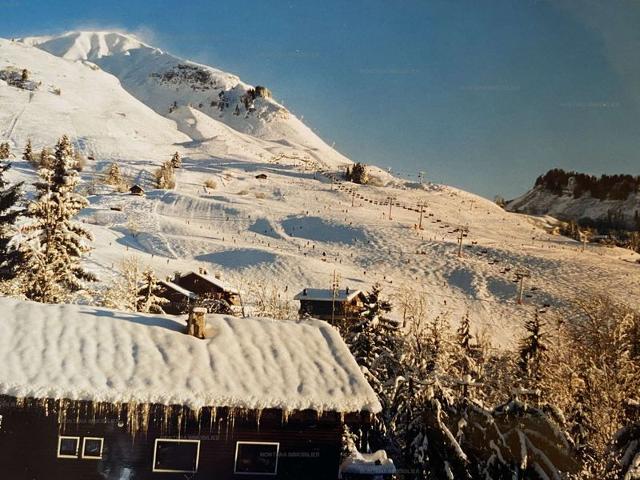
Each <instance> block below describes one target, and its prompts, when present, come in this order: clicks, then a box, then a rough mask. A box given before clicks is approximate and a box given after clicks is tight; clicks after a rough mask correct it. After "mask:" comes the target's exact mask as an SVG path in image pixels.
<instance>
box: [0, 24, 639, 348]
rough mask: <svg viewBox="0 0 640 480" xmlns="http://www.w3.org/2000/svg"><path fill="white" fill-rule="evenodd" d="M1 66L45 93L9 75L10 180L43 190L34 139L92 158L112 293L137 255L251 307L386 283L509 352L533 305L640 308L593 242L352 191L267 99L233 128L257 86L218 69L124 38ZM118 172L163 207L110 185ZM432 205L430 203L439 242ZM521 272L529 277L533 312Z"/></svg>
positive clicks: (98, 248)
mask: <svg viewBox="0 0 640 480" xmlns="http://www.w3.org/2000/svg"><path fill="white" fill-rule="evenodd" d="M33 45H38V46H39V47H40V48H35V47H34V46H33ZM45 50H46V51H45ZM0 59H1V60H0V70H2V69H13V70H21V69H28V71H29V73H30V77H31V78H32V80H33V81H34V82H36V84H37V85H39V87H38V89H37V90H35V91H30V90H25V89H22V88H19V87H16V86H14V85H10V84H9V83H7V82H6V81H2V80H0V102H2V104H3V109H2V110H1V111H0V142H4V141H8V142H9V143H10V146H11V147H12V151H13V154H14V156H15V158H14V159H13V160H14V167H15V168H14V169H12V175H13V177H12V179H13V180H23V181H25V182H27V183H30V182H32V181H33V180H34V179H35V176H36V173H35V171H34V170H33V168H32V167H31V166H30V165H28V164H27V163H26V162H24V161H22V160H21V159H20V156H21V151H22V149H23V148H24V145H25V144H26V142H27V139H29V138H31V140H32V142H33V144H34V150H36V151H38V150H39V149H40V148H42V147H43V146H44V145H51V144H53V143H54V141H55V140H56V138H57V137H59V136H60V135H62V134H63V133H67V134H69V135H70V136H71V138H72V140H73V142H74V144H75V146H76V148H78V149H79V150H80V151H81V152H82V153H83V154H85V156H87V157H91V158H93V159H94V160H90V161H89V162H88V165H87V166H86V168H85V169H84V170H83V172H82V177H83V181H84V185H83V188H84V190H85V191H86V192H87V193H88V194H89V200H90V202H91V205H90V207H89V208H87V209H85V210H84V211H83V212H82V215H81V217H82V219H83V221H85V222H86V224H87V226H88V227H89V228H90V229H91V230H92V232H93V233H94V235H95V241H94V243H93V246H94V250H93V252H92V254H91V256H90V257H89V258H88V259H87V266H88V267H89V268H90V269H91V270H93V271H94V272H95V273H96V274H97V275H98V277H99V278H100V280H101V283H100V284H99V285H98V286H97V288H98V289H104V288H106V286H107V285H108V282H109V281H110V280H111V279H112V278H114V277H115V275H117V268H118V264H119V262H120V261H122V259H123V258H125V257H126V256H129V255H136V256H137V257H138V258H139V259H140V260H141V262H142V263H144V264H149V265H151V266H152V267H153V268H154V269H155V270H156V271H157V272H158V274H159V275H160V276H163V277H164V276H167V275H172V274H173V273H174V272H175V271H186V270H197V269H198V268H205V269H207V270H208V271H209V272H218V273H220V274H221V275H222V277H223V278H225V279H226V280H227V281H228V282H229V283H231V284H232V285H233V286H235V287H237V288H239V289H240V290H242V291H243V292H245V298H246V300H247V302H248V303H249V304H251V303H252V302H255V301H256V299H259V298H260V297H261V296H264V295H265V292H268V290H269V289H273V290H274V291H275V292H276V293H277V295H278V298H279V299H280V301H282V302H283V303H284V304H285V305H286V306H287V308H289V310H291V307H294V302H293V300H292V299H293V296H294V295H295V294H296V293H297V292H298V291H299V290H301V289H302V288H304V287H320V288H329V287H330V285H331V283H332V281H333V278H334V274H335V275H336V276H337V277H338V282H339V283H340V285H341V286H342V287H343V288H344V287H346V286H349V287H352V288H356V287H358V288H365V289H366V288H369V287H370V286H371V285H372V284H373V283H376V282H379V283H380V284H381V285H382V287H383V291H384V292H385V294H387V295H389V296H390V297H391V299H392V302H393V303H394V304H395V305H396V309H395V312H396V315H397V316H399V317H403V316H407V317H410V316H411V315H412V314H416V312H418V313H420V312H428V313H430V314H433V315H438V314H442V315H446V316H447V317H448V318H449V319H450V320H451V322H452V323H453V324H455V323H456V322H457V321H458V320H459V319H460V318H461V317H462V316H463V315H464V314H465V313H466V312H469V314H470V316H471V318H472V319H473V322H474V331H476V332H482V333H484V334H486V335H488V336H489V337H491V338H492V339H493V340H494V341H495V342H496V343H505V342H509V341H511V340H513V338H514V337H517V336H519V335H520V332H521V326H522V322H523V319H524V318H527V317H529V316H531V315H533V312H534V309H535V307H540V306H543V305H551V306H555V307H560V306H562V305H564V304H566V303H567V302H569V301H571V300H572V299H574V298H575V297H576V296H588V295H591V294H593V293H595V292H599V291H600V290H601V285H602V284H615V285H619V289H616V290H615V291H612V292H611V293H612V295H614V296H619V297H620V298H622V297H624V299H625V300H626V301H627V302H630V303H632V304H634V305H640V288H638V287H639V286H640V278H639V277H640V275H638V273H639V271H640V270H639V267H638V264H637V263H636V261H637V260H638V259H639V258H640V255H637V254H635V253H632V252H630V251H628V250H623V249H618V248H604V247H599V246H589V248H588V249H587V251H585V252H582V251H581V248H580V247H581V246H580V244H579V243H578V242H575V241H573V240H571V239H567V238H564V237H560V236H554V235H551V234H549V233H547V229H546V228H545V227H546V226H547V225H546V220H545V219H540V218H536V217H529V216H526V215H518V214H514V213H509V212H505V211H504V210H503V209H501V208H499V207H498V206H496V205H495V204H494V203H493V202H490V201H488V200H486V199H484V198H481V197H479V196H476V195H474V194H471V193H468V192H464V191H461V190H458V189H456V188H452V187H448V186H445V185H436V184H424V185H420V184H408V183H405V182H403V181H400V180H397V179H393V178H391V177H385V178H384V179H383V180H384V181H383V182H380V186H375V185H363V186H358V187H357V190H356V189H355V187H356V186H355V185H353V184H350V183H345V182H343V181H342V179H341V172H342V170H343V166H344V165H345V164H347V163H349V162H350V160H349V159H347V158H345V157H343V156H342V155H340V154H339V153H337V152H335V151H334V150H333V149H331V148H330V147H329V146H327V145H326V144H325V143H324V142H323V141H322V140H321V139H319V138H318V137H317V136H316V135H315V134H313V132H312V131H311V130H310V129H309V128H308V127H306V126H305V125H303V124H302V122H300V121H299V120H298V119H297V118H295V117H294V116H293V115H291V114H290V113H288V112H287V113H286V114H285V113H284V110H282V109H283V108H284V107H282V106H281V105H279V104H278V103H277V102H276V101H275V100H273V98H270V97H268V96H264V97H262V96H259V97H256V98H255V99H254V101H255V102H256V103H255V105H256V106H255V111H252V112H242V108H244V105H243V106H241V107H240V109H241V113H242V114H241V115H235V114H234V111H235V107H234V106H233V105H238V103H237V102H238V100H237V99H238V98H240V97H242V96H243V95H246V93H247V92H248V91H249V90H250V89H251V87H250V86H249V85H247V84H245V83H243V82H241V81H240V80H239V79H238V78H237V77H235V76H233V75H230V74H227V73H224V72H221V71H220V70H217V69H215V68H212V67H207V66H201V65H197V64H193V63H192V62H188V61H185V60H181V59H178V58H177V57H174V56H171V55H169V54H167V53H165V52H161V51H160V50H158V49H155V48H153V47H151V46H148V45H145V44H143V43H142V42H139V41H137V40H135V39H134V38H132V37H130V36H127V35H123V34H116V33H108V32H107V33H105V32H102V33H95V32H94V33H87V32H83V33H79V32H76V33H72V34H67V35H64V36H61V37H46V38H44V37H33V38H29V39H24V40H23V41H21V42H11V41H8V40H0ZM179 65H186V66H187V67H185V68H180V67H179ZM191 67H194V68H196V67H197V68H196V70H193V69H192V68H191ZM191 71H198V72H205V73H204V74H202V78H205V77H206V78H207V79H208V80H207V82H210V83H207V85H206V86H205V87H203V89H199V88H197V85H198V84H199V83H198V82H199V80H197V78H200V74H196V79H195V80H194V79H193V78H189V77H188V76H187V77H183V76H182V74H181V73H179V72H191ZM168 72H174V73H176V72H178V73H176V75H177V76H172V74H170V73H168ZM165 74H166V75H165ZM158 75H159V76H158ZM194 82H195V83H194ZM57 89H60V90H59V94H58V93H56V92H57V91H58V90H57ZM221 92H222V93H223V96H224V97H225V98H230V99H232V98H233V99H235V100H229V107H227V106H226V104H225V106H224V108H223V109H222V110H220V108H219V105H218V107H215V106H211V101H214V100H212V99H215V98H220V97H219V94H220V93H221ZM227 95H228V97H227ZM174 102H175V104H174ZM234 102H236V103H234ZM200 103H202V105H203V106H202V107H201V106H200ZM207 105H208V106H207ZM172 106H173V108H172ZM169 110H171V111H169ZM278 112H280V113H278ZM247 113H249V115H247ZM176 150H177V151H179V152H180V153H181V155H182V156H183V167H182V168H181V169H179V170H177V185H176V188H175V189H173V190H157V189H155V188H154V184H153V181H152V179H153V177H152V174H153V172H154V170H155V169H156V168H157V166H158V165H159V164H160V163H161V162H163V161H165V160H168V159H169V158H170V157H171V154H172V153H173V152H174V151H176ZM112 162H117V163H118V164H119V165H120V166H121V168H122V170H123V171H124V172H125V174H126V175H127V177H128V179H129V181H130V182H131V183H133V182H136V183H139V184H141V185H142V186H143V187H144V188H145V189H146V190H147V195H146V196H143V197H137V196H131V195H128V194H123V193H117V192H116V191H114V189H113V188H112V187H109V186H106V185H103V182H102V179H103V176H104V172H105V170H106V169H107V168H108V167H109V165H110V164H111V163H112ZM376 172H377V173H376V174H377V175H380V176H382V175H383V174H382V173H380V171H379V170H377V171H376ZM260 173H264V174H265V175H266V177H267V178H266V179H258V178H256V176H257V175H258V174H260ZM205 182H207V183H208V186H205ZM390 198H391V199H392V200H391V201H392V206H391V218H389V199H390ZM418 202H424V203H426V205H427V207H426V208H425V212H424V218H423V222H422V223H423V229H418V228H416V227H417V223H418V222H419V216H420V215H419V210H418V207H417V204H418ZM463 227H468V229H469V232H468V235H467V236H466V237H463V248H462V256H461V257H459V256H458V238H459V234H460V228H463ZM523 272H526V273H528V274H529V275H530V276H529V277H528V278H527V280H526V285H525V297H524V305H519V304H518V303H517V302H516V297H517V276H518V274H519V273H523ZM249 306H251V305H249Z"/></svg>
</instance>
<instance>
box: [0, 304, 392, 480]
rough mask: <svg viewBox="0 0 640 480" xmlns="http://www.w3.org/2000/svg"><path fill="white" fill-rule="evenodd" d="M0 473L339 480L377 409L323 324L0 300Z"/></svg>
mask: <svg viewBox="0 0 640 480" xmlns="http://www.w3.org/2000/svg"><path fill="white" fill-rule="evenodd" d="M0 310H1V311H2V312H3V318H2V323H1V325H0V328H1V329H2V338H0V357H1V358H3V360H4V361H5V362H6V364H5V365H10V366H11V368H6V367H5V368H1V367H0V473H1V474H0V478H2V479H5V478H6V479H7V480H8V479H11V480H63V479H64V480H67V479H69V480H71V479H73V480H76V479H83V480H104V479H109V480H121V479H131V480H134V479H135V480H148V479H157V478H162V479H168V480H178V479H185V478H189V479H193V480H198V479H202V480H205V479H206V480H211V479H216V480H231V479H249V480H250V479H258V478H264V477H265V476H268V477H269V478H274V479H288V480H289V479H295V480H300V479H305V480H328V479H329V480H335V479H337V477H338V471H339V463H340V450H341V436H342V430H343V425H344V423H345V422H346V423H349V424H351V426H352V427H353V428H366V427H367V425H368V423H369V421H370V419H371V415H372V414H374V413H376V412H378V411H379V410H380V404H379V402H378V400H377V398H376V396H375V393H374V392H373V390H372V389H371V387H370V386H369V385H368V383H367V382H366V380H365V378H364V376H363V374H362V372H361V371H360V369H359V367H358V365H357V364H356V362H355V360H354V359H353V357H352V356H351V355H350V353H349V351H348V349H347V347H346V345H345V344H344V342H343V341H342V339H341V338H340V335H339V334H338V333H337V332H336V331H335V330H334V329H333V328H332V327H330V326H329V325H327V324H326V323H324V322H320V321H315V320H310V321H303V322H299V323H294V322H283V321H278V320H270V319H251V318H249V319H238V318H235V317H229V316H222V315H215V316H209V317H208V318H207V323H208V325H207V328H206V329H205V332H206V335H205V338H204V339H198V338H195V337H192V336H188V335H186V334H185V333H184V331H185V323H184V321H182V320H178V319H176V318H171V317H161V316H158V315H145V314H133V313H132V314H127V313H123V312H117V311H110V310H106V309H101V308H95V307H88V306H77V305H44V304H37V303H32V302H21V301H18V300H12V299H6V298H0Z"/></svg>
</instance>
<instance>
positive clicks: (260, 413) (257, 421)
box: [256, 408, 262, 431]
mask: <svg viewBox="0 0 640 480" xmlns="http://www.w3.org/2000/svg"><path fill="white" fill-rule="evenodd" d="M261 418H262V409H261V408H259V409H258V410H256V426H257V428H258V431H260V419H261Z"/></svg>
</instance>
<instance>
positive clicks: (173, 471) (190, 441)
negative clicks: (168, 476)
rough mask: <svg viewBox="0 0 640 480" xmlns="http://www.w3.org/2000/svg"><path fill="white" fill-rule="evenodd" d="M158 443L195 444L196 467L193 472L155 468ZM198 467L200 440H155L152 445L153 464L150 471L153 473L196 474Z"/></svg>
mask: <svg viewBox="0 0 640 480" xmlns="http://www.w3.org/2000/svg"><path fill="white" fill-rule="evenodd" d="M159 442H172V443H195V444H197V445H198V448H197V450H196V465H195V470H170V469H165V468H156V455H157V454H158V443H159ZM199 466H200V440H192V439H186V438H156V440H155V442H154V443H153V463H152V464H151V471H152V472H155V473H196V472H197V471H198V467H199Z"/></svg>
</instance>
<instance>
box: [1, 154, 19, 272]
mask: <svg viewBox="0 0 640 480" xmlns="http://www.w3.org/2000/svg"><path fill="white" fill-rule="evenodd" d="M10 168H11V164H10V163H8V162H7V163H4V162H0V281H9V280H12V279H13V278H15V277H16V275H17V272H18V269H19V267H20V265H21V264H22V261H23V258H22V252H21V251H20V250H19V249H17V248H15V247H14V246H13V245H12V244H11V243H12V240H13V237H14V235H15V223H16V220H17V219H18V217H19V216H20V215H21V214H22V213H23V210H22V209H19V208H17V204H18V202H19V201H20V199H21V197H22V183H17V184H13V185H9V183H8V182H7V181H6V180H5V178H4V175H5V173H6V172H7V170H9V169H10Z"/></svg>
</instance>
